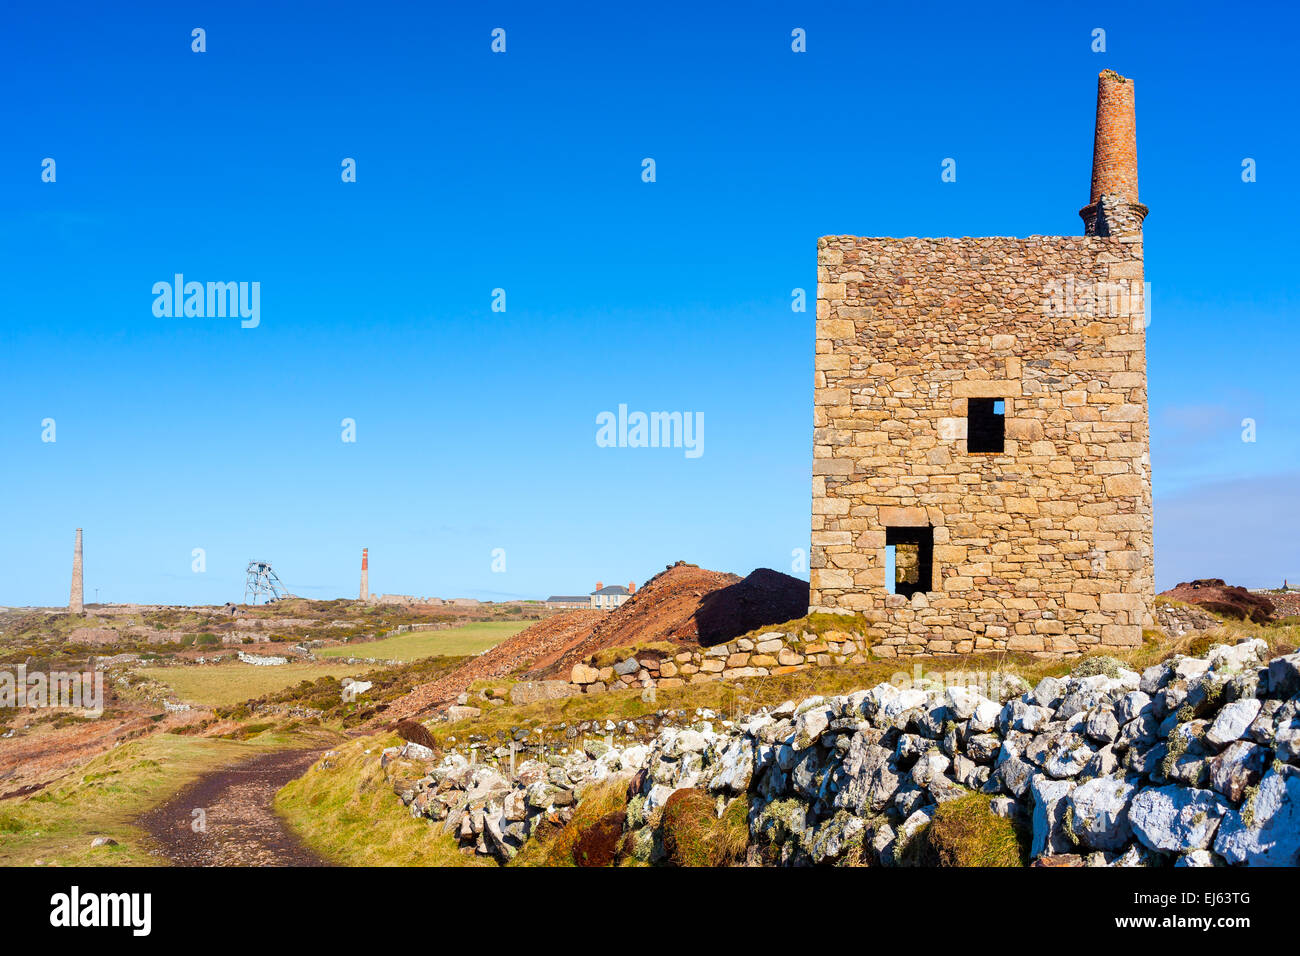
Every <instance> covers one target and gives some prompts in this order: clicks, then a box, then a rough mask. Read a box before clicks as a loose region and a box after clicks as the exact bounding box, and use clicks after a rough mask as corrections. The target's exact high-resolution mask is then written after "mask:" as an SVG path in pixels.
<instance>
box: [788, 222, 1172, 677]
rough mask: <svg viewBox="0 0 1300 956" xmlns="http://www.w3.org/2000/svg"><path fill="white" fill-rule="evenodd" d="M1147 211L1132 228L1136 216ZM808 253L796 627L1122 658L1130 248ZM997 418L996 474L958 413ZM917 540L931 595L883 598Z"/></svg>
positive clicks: (1130, 613) (1143, 429) (1069, 241)
mask: <svg viewBox="0 0 1300 956" xmlns="http://www.w3.org/2000/svg"><path fill="white" fill-rule="evenodd" d="M1143 211H1145V210H1143ZM1122 231H1124V232H1125V233H1126V234H1125V235H1115V234H1114V233H1112V234H1111V235H1107V236H1097V235H1089V236H1079V237H1060V236H1031V237H1029V238H1024V239H1013V238H961V239H916V238H907V239H875V238H860V237H855V236H828V237H825V238H822V239H821V240H819V242H818V276H817V278H818V295H817V345H816V371H815V375H816V380H815V392H814V394H815V407H814V428H815V432H814V435H815V437H814V459H813V496H812V550H811V598H810V604H811V610H813V611H847V612H854V613H860V614H862V615H863V616H865V617H866V618H867V619H868V620H869V621H870V622H872V624H873V625H874V628H875V629H876V630H875V631H874V632H873V633H872V635H871V637H872V643H873V645H874V646H876V647H877V648H889V647H892V648H894V650H895V652H896V653H897V654H914V653H966V652H971V651H983V650H1003V649H1005V650H1012V651H1031V652H1045V653H1074V652H1078V651H1082V650H1086V649H1088V648H1089V646H1096V645H1102V646H1120V647H1122V646H1132V645H1136V644H1139V643H1140V642H1141V639H1142V627H1143V626H1144V625H1146V626H1150V624H1151V622H1152V617H1151V614H1152V604H1153V599H1154V580H1153V572H1152V517H1151V514H1152V512H1151V473H1150V456H1149V442H1148V425H1147V387H1146V350H1145V334H1144V321H1143V295H1142V293H1143V264H1142V239H1141V234H1140V232H1137V233H1136V234H1133V230H1122ZM972 398H990V399H1000V400H1001V401H1002V402H1004V403H1005V405H1004V415H1005V443H1004V448H1003V451H1002V452H1001V453H993V452H988V453H972V452H968V450H967V447H966V438H967V431H968V421H967V415H968V411H969V409H968V402H969V400H970V399H972ZM918 527H919V528H931V529H932V535H933V552H932V553H933V565H932V582H930V586H929V587H928V590H926V591H925V592H924V593H918V594H914V595H912V596H911V597H910V598H909V597H907V596H904V595H902V594H893V593H890V592H891V587H890V586H889V585H888V583H887V582H886V580H885V578H886V529H889V528H918Z"/></svg>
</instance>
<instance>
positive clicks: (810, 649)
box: [569, 631, 893, 694]
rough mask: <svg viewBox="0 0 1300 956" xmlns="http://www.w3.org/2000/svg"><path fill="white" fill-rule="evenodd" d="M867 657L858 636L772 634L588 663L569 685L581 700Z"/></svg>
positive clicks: (574, 672)
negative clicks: (606, 662) (625, 690)
mask: <svg viewBox="0 0 1300 956" xmlns="http://www.w3.org/2000/svg"><path fill="white" fill-rule="evenodd" d="M870 653H871V651H870V644H869V642H868V640H867V638H866V637H864V636H862V635H854V634H849V633H846V632H843V631H828V632H827V633H825V634H822V635H817V634H812V633H809V632H806V631H805V632H802V633H799V634H783V633H781V632H779V631H773V632H769V633H764V634H760V635H758V636H757V637H754V638H748V637H742V638H738V639H737V640H734V641H729V642H728V643H726V644H716V645H714V646H713V647H698V648H689V649H685V650H682V651H680V652H679V653H677V654H665V653H662V652H660V651H647V652H645V653H643V654H639V655H637V656H635V657H628V658H626V659H624V660H622V661H619V662H618V663H617V664H613V665H610V666H606V667H597V666H595V663H594V660H593V658H588V659H587V661H586V662H585V663H580V664H575V665H574V666H573V670H572V671H571V672H570V674H569V684H570V686H571V687H572V688H574V690H575V691H576V692H579V693H584V694H599V693H603V692H605V691H607V690H621V689H623V688H627V687H683V686H685V685H686V684H700V683H704V682H706V681H713V680H734V679H737V678H743V677H771V676H776V675H780V674H793V673H795V672H796V671H801V670H806V669H807V668H809V667H819V666H820V667H827V666H830V665H833V664H863V663H866V661H867V660H868V656H869V654H870ZM880 656H893V655H892V654H883V655H880Z"/></svg>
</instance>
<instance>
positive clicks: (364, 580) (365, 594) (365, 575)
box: [361, 548, 370, 601]
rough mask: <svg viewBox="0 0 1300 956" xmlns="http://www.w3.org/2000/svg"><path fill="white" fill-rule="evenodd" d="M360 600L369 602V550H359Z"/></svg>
mask: <svg viewBox="0 0 1300 956" xmlns="http://www.w3.org/2000/svg"><path fill="white" fill-rule="evenodd" d="M361 600H363V601H369V600H370V549H369V548H362V549H361Z"/></svg>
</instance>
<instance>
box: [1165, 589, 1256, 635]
mask: <svg viewBox="0 0 1300 956" xmlns="http://www.w3.org/2000/svg"><path fill="white" fill-rule="evenodd" d="M1160 596H1161V597H1167V598H1172V599H1173V600H1175V601H1182V602H1183V603H1184V604H1195V605H1197V606H1198V607H1203V608H1205V609H1206V610H1207V611H1213V612H1214V613H1215V614H1222V615H1223V616H1224V617H1235V618H1237V619H1238V620H1248V621H1254V622H1255V623H1256V624H1265V623H1267V622H1268V621H1270V620H1272V618H1273V612H1274V610H1275V608H1274V607H1273V602H1272V601H1270V600H1269V599H1268V598H1266V597H1263V596H1261V595H1258V594H1252V593H1251V592H1250V591H1247V590H1246V589H1245V588H1239V587H1233V586H1232V585H1229V584H1224V583H1223V579H1222V578H1201V579H1199V580H1196V581H1184V582H1183V583H1182V584H1179V585H1178V586H1177V587H1173V588H1170V589H1169V590H1168V591H1162V592H1161V593H1160Z"/></svg>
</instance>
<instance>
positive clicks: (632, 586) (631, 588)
mask: <svg viewBox="0 0 1300 956" xmlns="http://www.w3.org/2000/svg"><path fill="white" fill-rule="evenodd" d="M627 593H628V594H636V582H635V581H628V582H627Z"/></svg>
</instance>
